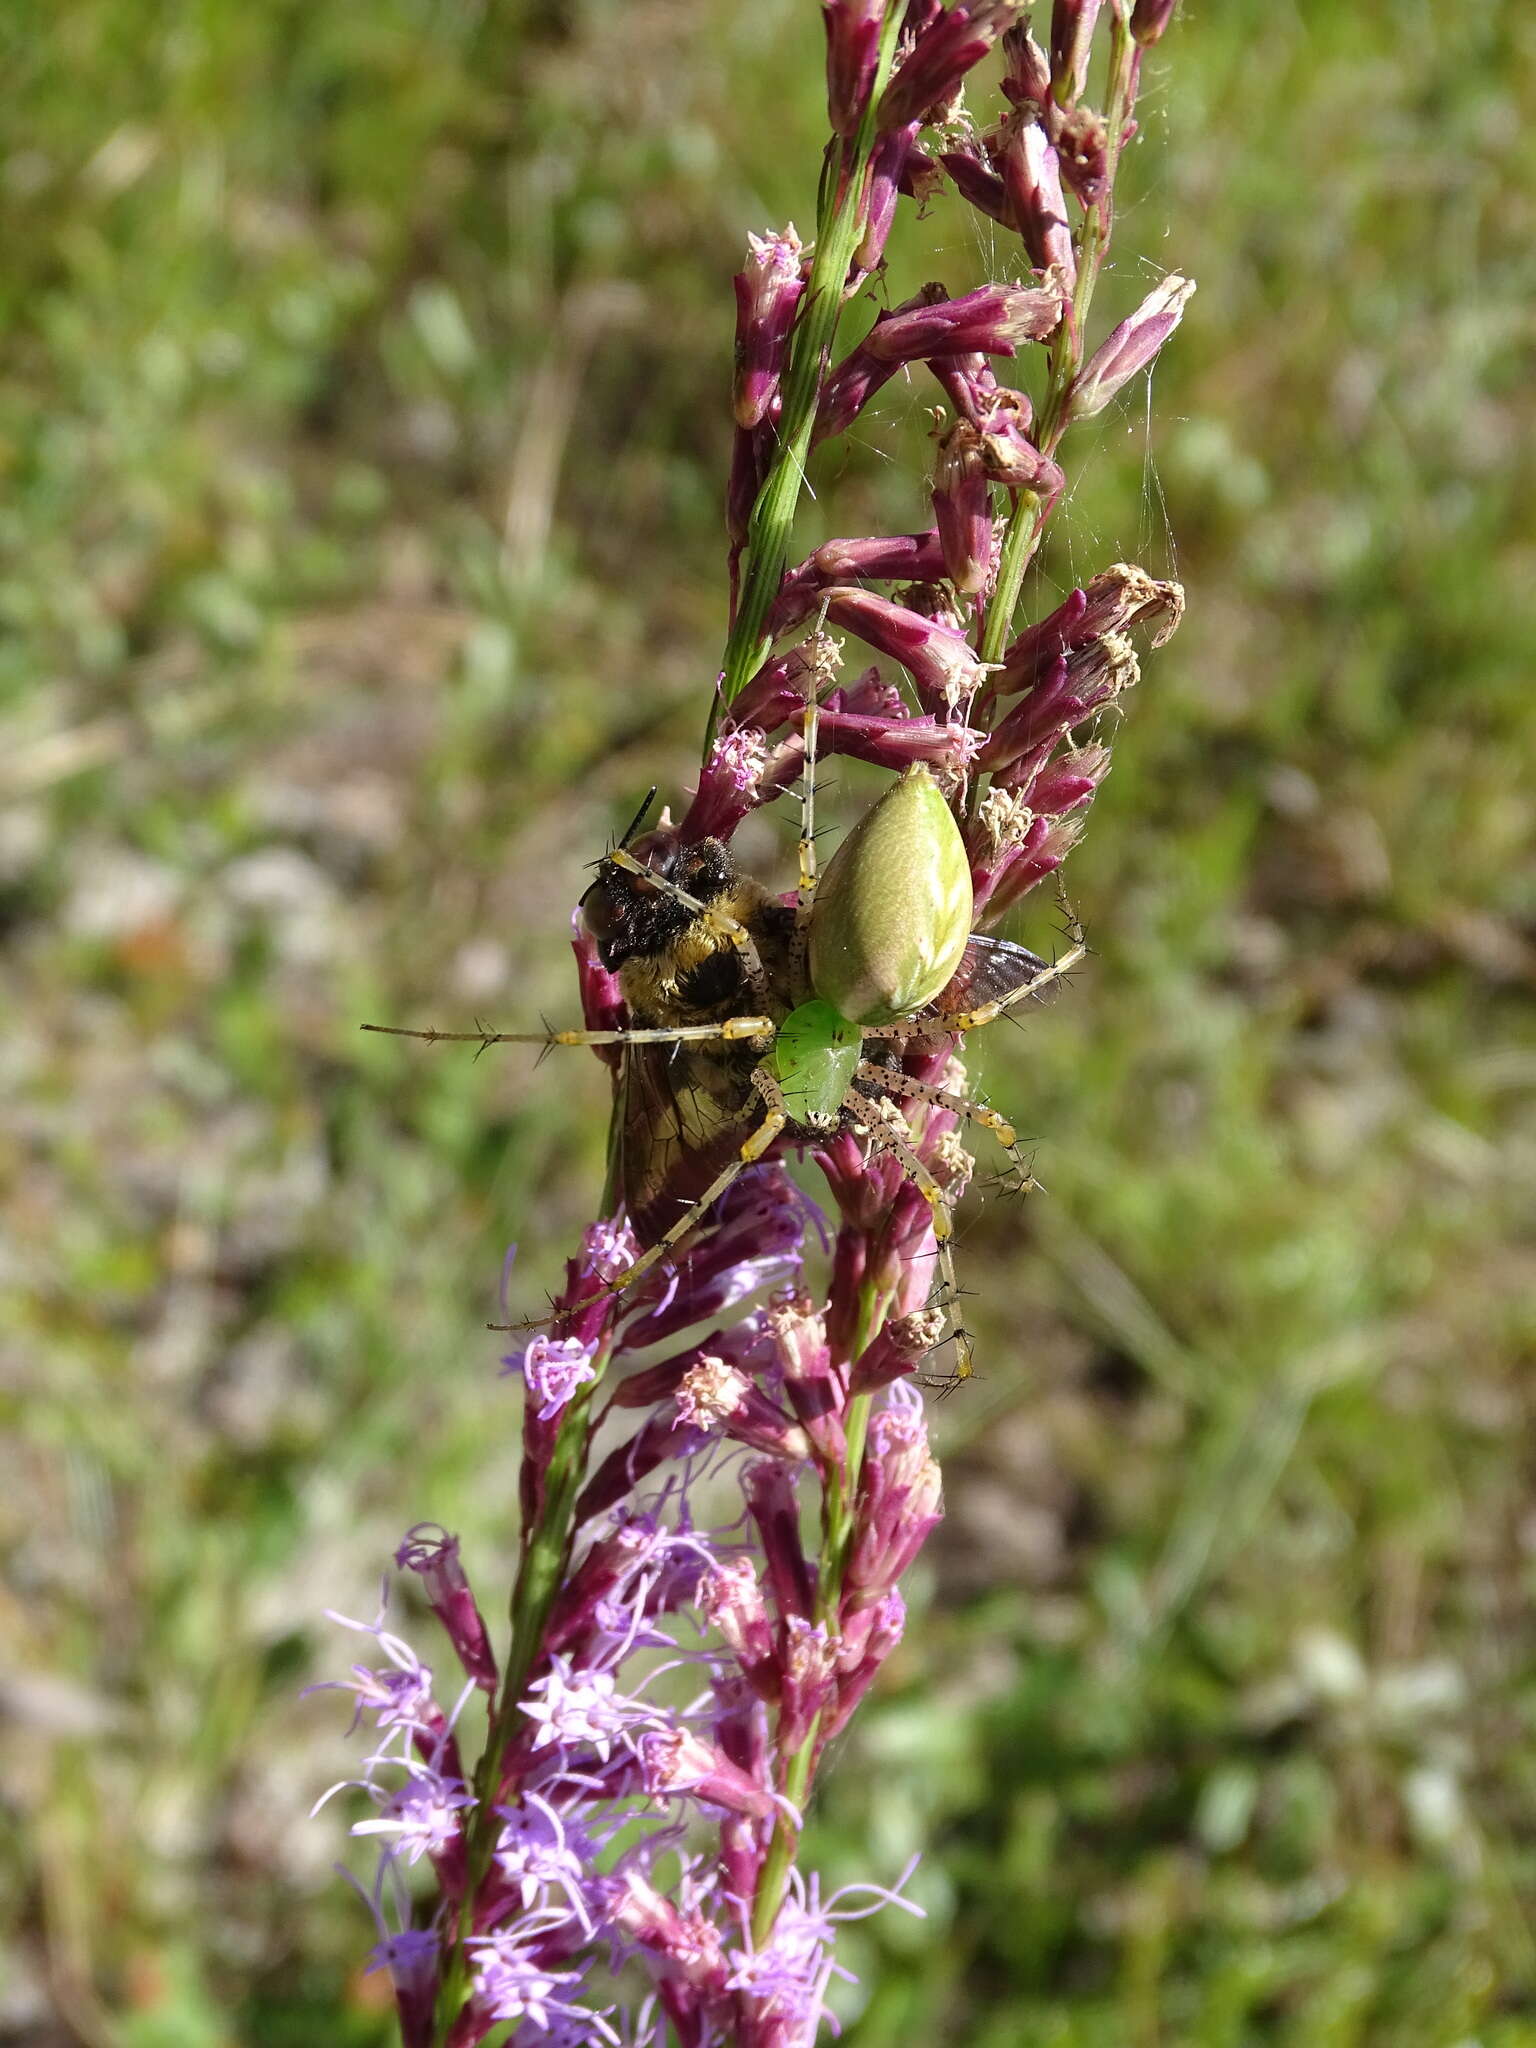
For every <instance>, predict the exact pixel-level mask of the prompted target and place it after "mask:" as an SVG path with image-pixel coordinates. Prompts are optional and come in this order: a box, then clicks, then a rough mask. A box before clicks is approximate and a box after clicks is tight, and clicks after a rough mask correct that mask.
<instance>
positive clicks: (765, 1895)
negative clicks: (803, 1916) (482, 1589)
mask: <svg viewBox="0 0 1536 2048" xmlns="http://www.w3.org/2000/svg"><path fill="white" fill-rule="evenodd" d="M891 1306H892V1303H891V1297H890V1296H889V1295H888V1294H884V1293H882V1292H881V1291H880V1290H879V1289H878V1288H876V1287H874V1286H873V1285H872V1284H871V1283H870V1282H869V1281H865V1282H864V1284H863V1286H862V1287H861V1288H860V1290H859V1315H858V1323H857V1327H856V1329H855V1333H854V1342H853V1349H852V1353H851V1355H852V1357H854V1358H857V1357H858V1355H859V1353H860V1352H861V1351H862V1350H863V1349H864V1347H865V1346H866V1345H867V1344H870V1343H872V1342H873V1341H874V1339H875V1338H876V1337H877V1336H878V1335H879V1333H880V1327H881V1325H882V1324H883V1323H884V1321H885V1319H886V1317H887V1316H888V1315H889V1314H890V1312H891ZM869 1404H870V1396H869V1395H868V1394H860V1395H857V1396H856V1397H855V1398H854V1399H853V1400H852V1401H850V1403H849V1404H848V1412H847V1415H846V1416H845V1418H844V1423H843V1428H844V1435H845V1439H846V1443H847V1457H846V1460H845V1462H844V1464H843V1466H842V1467H841V1468H834V1469H830V1470H828V1471H826V1472H825V1473H824V1474H823V1478H822V1500H821V1538H822V1541H821V1568H820V1570H819V1572H818V1574H817V1580H816V1619H817V1620H818V1621H819V1622H823V1623H825V1624H826V1626H827V1627H829V1628H830V1627H832V1626H833V1625H834V1623H835V1622H836V1619H837V1613H838V1609H839V1607H840V1606H841V1604H842V1590H843V1573H844V1571H845V1570H846V1569H847V1563H848V1553H849V1550H850V1549H851V1547H852V1544H853V1504H854V1502H855V1501H856V1500H857V1498H858V1491H859V1470H860V1467H861V1466H862V1465H863V1463H864V1444H865V1439H866V1437H867V1436H868V1433H869ZM818 1733H819V1724H818V1725H817V1726H816V1727H813V1728H812V1729H811V1732H810V1734H809V1735H807V1737H806V1738H805V1741H804V1742H803V1743H802V1744H801V1746H800V1748H799V1749H797V1750H796V1752H795V1754H794V1755H793V1756H792V1757H791V1758H790V1759H789V1762H788V1764H787V1765H786V1766H785V1770H784V1786H783V1790H784V1794H785V1797H786V1798H787V1799H788V1800H789V1801H790V1803H791V1804H792V1805H793V1806H794V1808H795V1810H796V1812H797V1813H799V1814H801V1815H802V1816H803V1815H804V1813H805V1802H806V1800H807V1799H808V1798H809V1796H810V1790H811V1776H812V1772H813V1770H814V1768H815V1761H816V1738H817V1735H818ZM799 1842H800V1836H799V1832H798V1830H796V1829H795V1828H794V1827H792V1826H791V1825H790V1823H789V1822H788V1821H787V1820H784V1819H780V1820H779V1821H778V1822H777V1823H776V1824H775V1826H774V1830H773V1839H772V1840H771V1841H770V1842H769V1844H768V1853H767V1855H766V1856H765V1857H764V1858H763V1867H762V1871H761V1873H760V1874H759V1877H758V1881H757V1897H756V1898H755V1899H754V1900H753V1902H752V1942H753V1946H754V1947H755V1948H761V1947H762V1946H763V1944H764V1943H765V1942H767V1941H768V1940H770V1939H771V1937H772V1935H773V1927H774V1922H775V1921H776V1920H777V1919H778V1917H779V1908H780V1906H782V1905H783V1903H784V1886H785V1881H786V1879H787V1878H788V1876H789V1869H790V1865H791V1864H792V1863H793V1862H794V1860H795V1850H796V1849H797V1848H798V1847H799Z"/></svg>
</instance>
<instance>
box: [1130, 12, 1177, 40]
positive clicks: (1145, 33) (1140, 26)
mask: <svg viewBox="0 0 1536 2048" xmlns="http://www.w3.org/2000/svg"><path fill="white" fill-rule="evenodd" d="M1177 5H1178V0H1136V4H1135V6H1134V7H1133V8H1132V9H1131V34H1132V35H1133V36H1134V37H1135V38H1136V40H1137V42H1138V43H1140V44H1141V46H1142V48H1143V49H1144V50H1145V49H1149V48H1150V47H1151V45H1152V44H1153V43H1156V42H1161V40H1162V38H1163V35H1164V33H1165V32H1166V30H1167V27H1168V24H1169V22H1170V21H1172V19H1173V11H1174V9H1175V7H1176V6H1177Z"/></svg>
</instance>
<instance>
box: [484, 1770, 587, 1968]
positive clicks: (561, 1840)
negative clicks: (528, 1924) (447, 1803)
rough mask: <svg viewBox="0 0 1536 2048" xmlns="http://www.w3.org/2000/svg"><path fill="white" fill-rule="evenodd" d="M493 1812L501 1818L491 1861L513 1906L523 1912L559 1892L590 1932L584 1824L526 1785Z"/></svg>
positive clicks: (541, 1904)
mask: <svg viewBox="0 0 1536 2048" xmlns="http://www.w3.org/2000/svg"><path fill="white" fill-rule="evenodd" d="M496 1812H497V1814H498V1815H499V1816H500V1818H501V1820H502V1822H503V1826H502V1830H501V1833H500V1834H499V1835H498V1836H497V1837H496V1867H497V1869H498V1870H499V1871H500V1873H501V1876H502V1878H503V1880H504V1881H505V1884H506V1887H507V1890H508V1892H509V1894H510V1895H511V1896H512V1897H513V1898H514V1899H515V1900H516V1901H517V1905H518V1908H519V1909H520V1910H521V1911H522V1912H524V1913H527V1912H529V1911H530V1910H531V1909H532V1908H533V1907H535V1906H538V1907H540V1908H543V1907H547V1906H549V1905H550V1904H551V1903H552V1901H551V1899H550V1896H549V1895H550V1893H551V1892H558V1893H560V1894H561V1895H562V1897H563V1899H564V1901H565V1906H566V1910H567V1911H568V1912H569V1913H570V1915H571V1916H572V1918H573V1919H576V1920H578V1921H580V1922H581V1923H582V1927H583V1930H584V1932H585V1933H587V1934H589V1935H590V1933H591V1932H592V1923H591V1917H590V1915H589V1913H588V1910H587V1904H586V1891H587V1888H588V1886H589V1885H590V1884H591V1882H592V1862H593V1858H594V1856H595V1854H596V1850H595V1847H594V1845H593V1843H592V1841H591V1838H590V1837H589V1836H588V1835H587V1833H586V1832H585V1830H584V1829H582V1828H581V1827H579V1826H578V1825H577V1824H576V1823H575V1822H574V1821H573V1820H571V1819H569V1818H568V1817H566V1816H564V1815H562V1814H561V1813H560V1812H559V1811H558V1809H557V1808H556V1807H554V1806H553V1805H551V1803H550V1802H549V1800H547V1799H544V1798H541V1797H540V1795H539V1794H538V1793H537V1792H535V1791H533V1790H532V1789H531V1788H530V1789H529V1790H527V1791H525V1792H524V1794H523V1797H522V1801H521V1803H520V1804H519V1805H517V1806H498V1807H497V1809H496Z"/></svg>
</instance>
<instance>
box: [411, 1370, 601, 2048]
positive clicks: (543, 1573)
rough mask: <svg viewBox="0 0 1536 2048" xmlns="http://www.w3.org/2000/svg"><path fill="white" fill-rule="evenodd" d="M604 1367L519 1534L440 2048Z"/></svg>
mask: <svg viewBox="0 0 1536 2048" xmlns="http://www.w3.org/2000/svg"><path fill="white" fill-rule="evenodd" d="M607 1363H608V1351H607V1347H606V1346H605V1347H604V1348H603V1349H601V1350H600V1351H598V1352H597V1354H596V1355H595V1357H594V1358H593V1361H592V1364H593V1367H594V1377H593V1378H592V1379H591V1380H589V1381H588V1382H587V1383H586V1384H585V1385H583V1386H582V1387H580V1388H578V1389H577V1391H576V1393H575V1394H574V1395H573V1396H572V1397H571V1401H570V1403H569V1405H568V1407H567V1408H566V1410H565V1413H564V1415H563V1417H562V1418H561V1422H560V1429H559V1433H558V1435H557V1436H556V1438H555V1447H554V1451H553V1454H552V1455H551V1457H550V1461H549V1467H548V1470H547V1472H546V1474H545V1485H544V1502H543V1506H542V1507H541V1509H540V1511H539V1515H538V1519H537V1520H536V1521H535V1522H534V1523H533V1525H532V1526H531V1528H529V1529H526V1530H525V1531H524V1533H523V1549H522V1557H521V1560H520V1561H519V1564H518V1569H517V1578H516V1580H515V1582H514V1584H513V1587H512V1640H511V1642H510V1643H509V1645H508V1647H507V1658H506V1666H505V1669H504V1671H503V1673H502V1680H501V1691H500V1693H499V1694H498V1695H497V1699H496V1704H495V1707H494V1708H493V1710H492V1713H491V1724H490V1728H489V1731H488V1732H487V1735H486V1741H485V1748H484V1750H483V1752H482V1753H481V1757H480V1761H479V1763H478V1764H477V1766H476V1767H475V1781H474V1787H473V1789H474V1794H475V1805H474V1808H473V1809H472V1812H471V1816H470V1821H469V1826H468V1829H467V1831H466V1838H465V1845H464V1860H465V1873H464V1892H463V1902H462V1904H461V1906H460V1909H459V1919H458V1925H457V1927H456V1928H455V1930H454V1940H453V1947H452V1948H451V1950H450V1951H449V1952H448V1954H447V1955H446V1956H445V1958H444V1962H443V1970H442V1977H441V1980H440V1983H439V1989H438V1998H437V2012H436V2037H435V2038H436V2042H437V2048H446V2044H447V2041H448V2039H449V2036H450V2033H451V2031H452V2028H453V2025H454V2022H455V2021H456V2020H457V2018H458V2016H459V2013H460V2012H461V2011H462V2009H463V2005H464V2001H465V1998H466V1997H467V1995H468V1991H469V1963H468V1957H467V1954H466V1952H465V1947H464V1943H465V1939H466V1937H467V1936H468V1935H469V1934H470V1933H472V1932H473V1913H474V1902H475V1899H476V1897H477V1895H478V1894H479V1891H480V1888H481V1886H482V1885H483V1884H484V1882H485V1879H486V1876H487V1875H488V1873H489V1871H490V1867H491V1863H492V1860H493V1858H494V1856H495V1853H496V1838H497V1835H498V1833H499V1832H500V1827H501V1822H500V1818H499V1816H498V1815H497V1813H496V1810H495V1809H496V1804H497V1801H498V1799H499V1798H500V1794H501V1774H502V1765H503V1762H504V1760H505V1757H506V1753H507V1749H508V1747H509V1745H510V1744H511V1742H512V1739H513V1737H514V1736H515V1735H516V1734H517V1730H518V1724H519V1722H520V1720H521V1719H522V1711H523V1696H524V1694H525V1692H526V1691H527V1687H528V1676H529V1673H530V1672H531V1671H532V1669H533V1667H534V1664H535V1662H536V1661H537V1659H538V1655H539V1651H540V1648H541V1646H542V1644H543V1641H544V1630H545V1627H546V1625H547V1624H548V1621H549V1611H550V1608H551V1607H552V1606H553V1605H554V1599H555V1595H556V1593H557V1592H558V1591H559V1590H560V1587H561V1585H562V1584H563V1583H564V1581H565V1578H566V1576H567V1573H568V1569H569V1565H570V1556H571V1543H572V1538H573V1536H574V1532H575V1522H576V1500H577V1496H578V1495H579V1493H580V1491H581V1485H582V1481H583V1480H584V1478H585V1477H586V1471H587V1454H588V1450H589V1448H590V1444H591V1437H592V1420H591V1414H592V1399H593V1396H594V1394H595V1393H596V1391H597V1388H598V1385H599V1384H600V1382H601V1380H602V1377H603V1372H604V1369H605V1368H606V1366H607Z"/></svg>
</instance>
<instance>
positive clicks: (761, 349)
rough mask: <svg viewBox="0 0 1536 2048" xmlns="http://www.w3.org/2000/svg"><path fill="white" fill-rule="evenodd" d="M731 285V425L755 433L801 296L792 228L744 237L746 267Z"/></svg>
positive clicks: (797, 250) (801, 280) (797, 245)
mask: <svg viewBox="0 0 1536 2048" xmlns="http://www.w3.org/2000/svg"><path fill="white" fill-rule="evenodd" d="M732 281H733V283H734V284H735V287H736V377H735V387H734V410H735V414H736V424H737V426H739V427H755V426H758V425H759V424H760V423H761V422H762V420H763V419H764V418H765V417H766V416H767V412H768V408H769V406H770V405H771V404H772V402H773V399H774V396H775V394H776V393H777V391H778V388H779V376H780V373H781V371H782V370H783V367H784V355H785V350H786V349H787V347H788V345H789V333H790V329H791V328H792V327H793V326H794V323H795V309H796V307H797V306H798V305H799V303H800V299H801V296H802V294H803V293H804V291H805V277H804V273H803V271H802V268H801V247H800V237H799V236H798V235H797V234H796V233H795V229H794V223H793V222H791V223H790V225H789V226H788V227H787V228H786V229H785V230H784V232H783V234H781V235H776V234H769V235H748V237H747V261H746V263H745V265H744V266H743V268H742V269H741V270H740V271H739V272H738V273H737V275H736V277H735V278H734V279H733V280H732Z"/></svg>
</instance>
